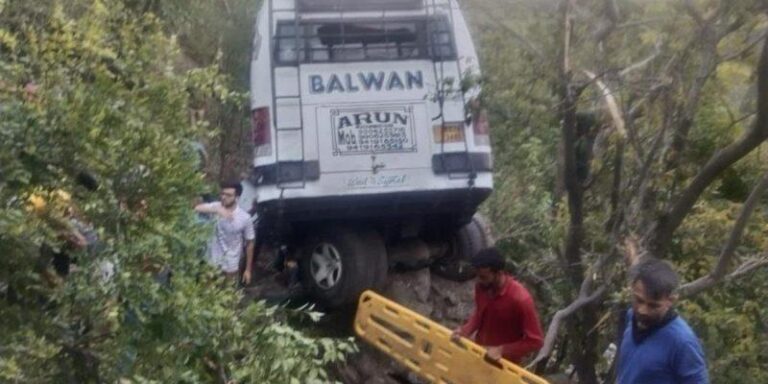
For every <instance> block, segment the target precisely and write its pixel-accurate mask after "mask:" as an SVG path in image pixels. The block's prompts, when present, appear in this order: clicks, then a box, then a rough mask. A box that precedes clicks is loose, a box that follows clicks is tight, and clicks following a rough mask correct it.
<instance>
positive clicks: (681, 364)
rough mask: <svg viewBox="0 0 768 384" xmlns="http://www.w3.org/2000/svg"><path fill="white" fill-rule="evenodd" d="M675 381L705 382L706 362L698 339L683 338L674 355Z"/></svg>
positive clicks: (681, 382)
mask: <svg viewBox="0 0 768 384" xmlns="http://www.w3.org/2000/svg"><path fill="white" fill-rule="evenodd" d="M673 361H674V364H675V367H674V369H675V376H676V379H677V380H676V382H677V383H680V384H707V383H709V377H708V373H707V362H706V360H705V359H704V351H702V349H701V344H700V343H699V341H698V340H685V341H683V342H682V343H681V344H680V345H679V346H678V347H677V348H676V349H675V356H674V360H673Z"/></svg>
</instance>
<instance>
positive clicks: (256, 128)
mask: <svg viewBox="0 0 768 384" xmlns="http://www.w3.org/2000/svg"><path fill="white" fill-rule="evenodd" d="M251 128H252V132H253V144H255V145H256V150H257V152H258V153H260V154H261V153H263V152H264V147H268V148H269V149H270V150H269V151H268V152H269V154H271V152H272V151H271V144H272V126H271V124H270V119H269V107H261V108H256V109H254V110H253V112H252V115H251ZM264 155H267V153H264Z"/></svg>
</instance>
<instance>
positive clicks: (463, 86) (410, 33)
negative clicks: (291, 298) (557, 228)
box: [244, 0, 493, 306]
mask: <svg viewBox="0 0 768 384" xmlns="http://www.w3.org/2000/svg"><path fill="white" fill-rule="evenodd" d="M478 76H479V67H478V59H477V54H476V52H475V48H474V45H473V43H472V39H471V37H470V33H469V30H468V28H467V24H466V22H465V20H464V17H463V16H462V12H461V10H460V8H459V4H458V3H457V2H456V1H455V0H264V1H263V4H262V8H261V10H260V11H259V13H258V17H257V27H256V37H255V39H254V50H253V56H252V65H251V107H252V123H253V140H254V144H255V153H254V161H253V168H252V171H251V174H250V176H249V183H248V184H250V185H251V186H253V187H254V188H255V191H254V192H253V193H256V194H257V195H258V212H259V216H260V239H261V240H262V241H265V242H267V243H268V244H283V245H288V246H289V247H290V248H292V249H293V250H294V251H295V253H296V255H297V257H298V258H299V260H300V265H301V270H302V276H303V279H302V282H303V284H304V286H305V287H306V288H307V289H308V290H309V291H310V292H311V293H312V294H313V296H314V297H315V298H316V299H318V301H321V302H324V303H326V304H329V305H330V306H338V305H342V304H345V303H349V302H354V301H355V300H356V299H357V297H358V295H359V294H360V292H362V291H363V290H364V289H368V288H376V287H377V286H379V285H380V284H382V282H383V281H384V279H385V277H386V273H387V270H388V268H389V267H390V266H391V264H392V263H391V261H388V258H387V254H388V252H389V253H391V252H393V251H395V250H396V249H397V248H398V247H399V246H401V244H403V243H409V244H413V242H414V241H417V242H421V244H425V245H427V246H428V247H429V248H430V249H432V253H431V255H432V258H434V259H443V260H447V259H460V258H466V257H467V256H471V255H466V253H468V252H474V251H476V250H477V248H478V247H480V246H482V245H483V244H482V241H480V240H479V239H478V236H479V235H478V233H479V232H482V231H480V230H479V229H480V225H479V224H477V223H473V221H472V218H473V215H474V214H475V212H476V210H477V207H478V205H480V204H481V203H482V202H483V201H484V200H485V199H486V198H487V197H488V195H489V194H490V193H491V190H492V184H493V180H492V172H491V171H492V169H491V168H492V161H491V148H490V141H489V136H488V135H489V127H488V121H487V119H486V117H485V115H484V114H483V113H482V112H481V110H480V109H479V107H478V102H477V98H478V94H479V86H478V85H477V78H478ZM244 201H247V199H244ZM244 205H248V204H247V203H244ZM467 225H469V226H470V227H471V226H472V225H475V228H474V230H473V229H472V228H467V227H466V226H467ZM462 227H464V229H461V228H462ZM462 231H463V232H462ZM443 265H445V263H443Z"/></svg>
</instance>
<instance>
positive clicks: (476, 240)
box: [432, 213, 495, 282]
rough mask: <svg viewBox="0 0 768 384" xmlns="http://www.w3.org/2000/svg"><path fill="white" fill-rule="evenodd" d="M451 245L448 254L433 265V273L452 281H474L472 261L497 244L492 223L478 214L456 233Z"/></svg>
mask: <svg viewBox="0 0 768 384" xmlns="http://www.w3.org/2000/svg"><path fill="white" fill-rule="evenodd" d="M449 243H450V247H449V251H448V254H447V255H446V256H444V257H442V258H440V259H438V260H436V261H435V262H434V264H432V273H434V274H435V275H437V276H440V277H443V278H445V279H448V280H451V281H458V282H465V281H469V280H471V279H473V278H474V277H475V273H474V270H473V268H472V259H473V258H474V257H475V255H477V253H478V252H480V251H481V250H483V249H485V248H488V247H492V246H493V245H494V244H495V241H494V239H493V235H492V231H491V225H490V222H489V221H488V219H486V218H485V217H484V216H483V215H481V214H479V213H476V214H475V215H474V216H473V217H472V221H470V222H469V223H468V224H467V225H465V226H463V227H461V228H460V229H459V230H458V231H456V233H455V234H454V235H453V236H452V238H451V239H450V241H449Z"/></svg>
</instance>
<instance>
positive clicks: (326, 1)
mask: <svg viewBox="0 0 768 384" xmlns="http://www.w3.org/2000/svg"><path fill="white" fill-rule="evenodd" d="M296 5H297V8H298V11H299V12H355V11H358V12H359V11H383V10H387V11H410V10H418V9H422V8H423V6H424V1H423V0H296Z"/></svg>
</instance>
